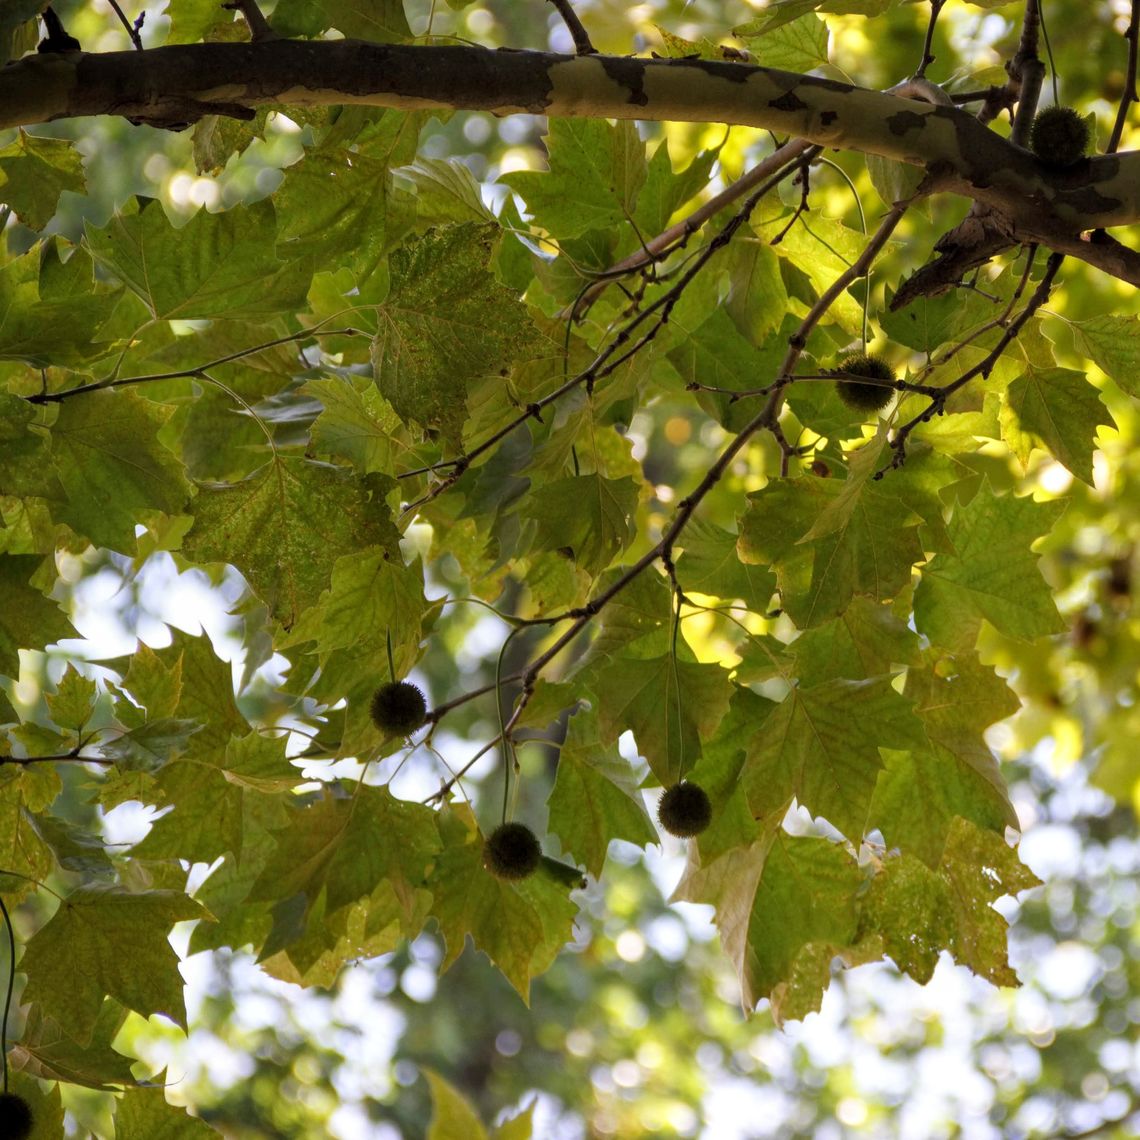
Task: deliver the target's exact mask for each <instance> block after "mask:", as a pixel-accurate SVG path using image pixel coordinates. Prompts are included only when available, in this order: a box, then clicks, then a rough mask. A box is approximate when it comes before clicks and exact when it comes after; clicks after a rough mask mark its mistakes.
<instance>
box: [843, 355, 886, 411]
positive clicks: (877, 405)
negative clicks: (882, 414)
mask: <svg viewBox="0 0 1140 1140" xmlns="http://www.w3.org/2000/svg"><path fill="white" fill-rule="evenodd" d="M834 371H835V372H846V373H847V374H848V375H851V376H866V377H867V379H868V380H882V381H883V383H882V384H860V383H859V381H858V380H840V381H839V383H838V384H837V385H836V386H835V391H836V395H838V396H839V398H840V399H841V400H842V401H843V402H844V403H845V404H846V405H847V406H848V407H849V408H850V409H851V410H852V411H855V412H879V411H882V409H883V408H885V407H886V406H887V405H888V404H889V403H890V402H891V400H892V399H894V395H895V390H894V388H893V387H892V386H891V385H893V384H894V382H895V370H894V369H893V368H892V367H891V366H890V364H888V363H887V361H886V360H885V359H884V358H883V357H881V356H878V355H877V354H875V353H870V352H852V353H851V354H850V355H848V356H845V357H843V359H842V360H840V361H839V363H838V364H837V365H836V366H835V368H834Z"/></svg>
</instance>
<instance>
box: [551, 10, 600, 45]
mask: <svg viewBox="0 0 1140 1140" xmlns="http://www.w3.org/2000/svg"><path fill="white" fill-rule="evenodd" d="M550 2H551V4H553V5H554V7H555V8H557V9H558V14H559V15H560V16H561V17H562V22H563V23H564V24H565V25H566V27H567V29H568V31H569V32H570V36H571V38H572V39H573V40H574V50H575V51H576V52H577V53H578V54H579V55H597V54H598V49H597V48H596V47H594V45H593V44H592V43H590V37H589V34H588V33H587V32H586V29H585V28H584V27H583V26H582V21H581V20H579V19H578V13H577V12H575V11H574V9H573V8H572V7H571V6H570V0H550Z"/></svg>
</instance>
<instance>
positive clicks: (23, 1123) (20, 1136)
mask: <svg viewBox="0 0 1140 1140" xmlns="http://www.w3.org/2000/svg"><path fill="white" fill-rule="evenodd" d="M34 1123H35V1121H34V1120H33V1119H32V1106H31V1105H30V1104H28V1102H27V1101H26V1100H24V1098H23V1097H22V1096H20V1095H19V1094H18V1093H12V1092H6V1093H0V1138H2V1140H28V1137H29V1136H31V1134H32V1125H33V1124H34Z"/></svg>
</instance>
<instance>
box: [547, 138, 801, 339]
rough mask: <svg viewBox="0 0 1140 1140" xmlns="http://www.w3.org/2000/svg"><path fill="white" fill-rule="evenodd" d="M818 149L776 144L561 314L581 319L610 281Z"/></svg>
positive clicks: (647, 261) (682, 238) (683, 238)
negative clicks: (772, 149)
mask: <svg viewBox="0 0 1140 1140" xmlns="http://www.w3.org/2000/svg"><path fill="white" fill-rule="evenodd" d="M821 149H822V148H821V147H818V146H813V145H812V144H811V143H809V142H808V141H807V140H806V139H792V140H791V141H789V142H786V143H784V145H783V146H781V147H777V148H776V149H775V150H774V151H773V152H772V153H771V154H770V155H768V156H767V157H766V158H763V159H761V160H760V161H759V162H758V163H757V164H756V165H755V166H754V167H752V168H751V169H750V170H748V171H746V172H745V173H744V174H742V175H741V176H740V177H739V178H738V179H737V180H736V181H735V182H733V183H732V184H731V185H729V186H726V187H725V188H724V189H723V190H722V191H721V192H720V193H719V194H714V195H713V197H711V198H710V199H709V200H708V201H707V202H705V203H703V204H702V205H700V206H698V207H697V208H696V209H695V210H694V211H693V212H692V213H691V214H689V215H688V217H686V218H682V219H681V221H679V222H677V223H676V225H672V226H670V227H669V228H668V229H667V230H663V231H662V232H661V233H659V234H658V235H657V236H656V237H654V238H650V239H649V241H647V242H645V243H644V244H643V245H642V246H641V248H640V249H638V250H636V251H634V252H633V253H631V254H630V255H629V256H628V257H624V258H622V260H621V261H617V262H615V263H614V264H613V265H611V266H610V267H609V269H607V270H605V271H604V272H602V273H600V274H599V275H598V280H597V281H595V282H594V284H593V285H591V286H590V287H589V288H588V289H586V290H585V292H583V293H582V294H581V295H580V296H579V297H578V299H577V300H576V301H575V302H574V304H573V305H572V306H571V308H570V309H568V310H567V311H566V312H564V313H562V314H560V315H561V316H563V317H565V318H572V319H574V320H581V318H582V317H583V316H584V315H585V312H586V310H587V309H588V308H589V307H590V305H592V304H593V303H594V301H595V300H596V299H597V298H598V297H599V296H600V295H601V293H602V291H603V290H604V289H605V288H606V286H607V285H608V284H609V283H610V282H611V281H613V280H614V279H616V278H617V277H623V276H625V275H626V274H627V273H632V272H633V271H634V270H635V269H640V268H641V267H642V266H643V265H648V264H650V263H651V262H653V261H655V260H657V258H659V257H660V256H661V255H662V254H664V253H666V252H667V251H668V250H670V249H672V248H673V247H674V246H683V245H684V244H685V242H686V241H688V239H689V238H690V237H691V236H692V235H693V234H695V233H696V232H697V231H698V230H699V229H700V228H701V226H703V225H704V224H705V222H707V221H708V220H709V219H710V218H712V217H715V216H716V215H717V214H719V213H720V211H721V210H723V209H724V208H725V206H728V205H731V204H732V203H733V202H735V201H736V200H737V198H739V197H741V196H742V195H744V194H747V193H748V192H749V191H750V190H751V189H752V188H753V187H754V186H757V185H759V183H761V182H763V181H764V179H765V178H768V177H769V176H770V175H771V174H773V173H774V172H775V171H777V170H779V169H780V168H781V167H784V166H787V165H788V164H789V163H790V162H792V161H793V160H794V159H797V158H799V157H800V156H801V155H804V154H806V153H807V152H808V151H811V152H813V155H814V154H818V153H819V152H820V150H821Z"/></svg>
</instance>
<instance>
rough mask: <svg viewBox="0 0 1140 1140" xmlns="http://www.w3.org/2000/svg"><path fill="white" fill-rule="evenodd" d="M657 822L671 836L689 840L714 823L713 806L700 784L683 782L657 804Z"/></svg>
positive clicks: (669, 790) (674, 786)
mask: <svg viewBox="0 0 1140 1140" xmlns="http://www.w3.org/2000/svg"><path fill="white" fill-rule="evenodd" d="M657 820H658V822H659V823H660V824H661V826H662V827H663V828H665V830H666V831H667V832H669V834H670V835H675V836H677V838H678V839H688V838H689V837H690V836H693V835H700V833H701V832H702V831H704V829H705V828H706V827H708V825H709V824H710V823H711V822H712V804H711V803H709V797H708V793H707V792H706V791H705V790H704V788H702V787H701V786H700V784H693V783H690V782H689V781H688V780H682V781H681V782H680V783H679V784H674V785H673V786H672V787H671V788H667V789H666V791H665V794H664V795H663V796H662V797H661V799H660V801H659V802H658V804H657Z"/></svg>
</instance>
